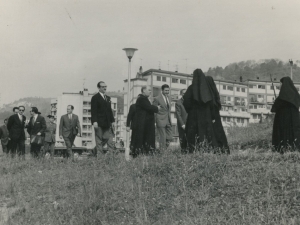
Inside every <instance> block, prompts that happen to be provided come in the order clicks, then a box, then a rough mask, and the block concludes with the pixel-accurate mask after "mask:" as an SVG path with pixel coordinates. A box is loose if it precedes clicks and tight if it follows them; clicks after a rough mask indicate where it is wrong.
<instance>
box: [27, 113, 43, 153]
mask: <svg viewBox="0 0 300 225" xmlns="http://www.w3.org/2000/svg"><path fill="white" fill-rule="evenodd" d="M30 114H31V118H30V121H29V123H28V125H27V132H28V134H29V135H30V143H31V146H30V153H31V156H32V157H33V158H38V157H40V156H41V147H42V145H43V144H44V143H43V140H42V136H44V132H45V130H46V121H45V118H44V117H43V116H41V115H40V113H39V111H38V109H37V107H31V111H30ZM38 139H40V141H37V140H38ZM38 142H39V143H38Z"/></svg>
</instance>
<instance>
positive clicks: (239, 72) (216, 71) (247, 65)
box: [205, 59, 300, 82]
mask: <svg viewBox="0 0 300 225" xmlns="http://www.w3.org/2000/svg"><path fill="white" fill-rule="evenodd" d="M297 64H300V61H299V60H296V61H294V65H293V78H294V79H293V80H294V81H295V82H300V67H298V65H297ZM205 74H206V75H207V76H212V77H214V78H215V79H219V80H237V81H240V76H242V79H243V81H245V80H247V79H257V77H259V79H260V80H270V74H272V77H273V78H276V80H277V81H278V80H279V79H280V78H282V77H284V76H290V74H291V67H290V64H289V62H288V61H286V62H283V61H281V60H279V59H264V60H259V61H254V60H248V61H242V62H238V63H231V64H229V65H228V66H226V67H225V68H222V67H219V66H217V67H213V68H209V69H208V71H207V72H206V73H205Z"/></svg>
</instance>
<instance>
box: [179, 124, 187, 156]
mask: <svg viewBox="0 0 300 225" xmlns="http://www.w3.org/2000/svg"><path fill="white" fill-rule="evenodd" d="M178 134H179V142H180V147H181V152H182V153H185V152H186V147H187V140H186V135H185V130H184V129H182V127H179V126H178Z"/></svg>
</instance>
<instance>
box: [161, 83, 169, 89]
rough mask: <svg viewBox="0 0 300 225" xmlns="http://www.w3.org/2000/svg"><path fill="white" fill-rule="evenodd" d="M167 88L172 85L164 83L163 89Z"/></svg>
mask: <svg viewBox="0 0 300 225" xmlns="http://www.w3.org/2000/svg"><path fill="white" fill-rule="evenodd" d="M165 88H170V87H169V85H167V84H164V85H163V86H161V90H165Z"/></svg>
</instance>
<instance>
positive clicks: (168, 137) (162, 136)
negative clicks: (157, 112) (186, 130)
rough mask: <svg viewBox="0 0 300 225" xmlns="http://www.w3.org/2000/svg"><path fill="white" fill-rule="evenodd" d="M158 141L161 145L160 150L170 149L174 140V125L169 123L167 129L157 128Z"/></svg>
mask: <svg viewBox="0 0 300 225" xmlns="http://www.w3.org/2000/svg"><path fill="white" fill-rule="evenodd" d="M156 129H157V140H158V143H159V148H160V149H164V148H168V147H169V144H170V142H171V141H172V139H173V134H172V125H171V124H170V123H169V124H167V125H166V126H165V127H157V128H156Z"/></svg>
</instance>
